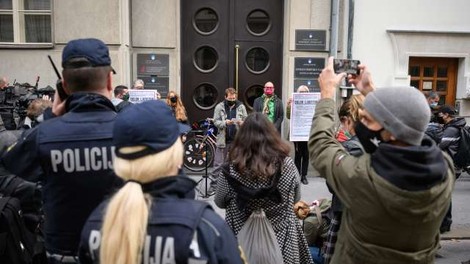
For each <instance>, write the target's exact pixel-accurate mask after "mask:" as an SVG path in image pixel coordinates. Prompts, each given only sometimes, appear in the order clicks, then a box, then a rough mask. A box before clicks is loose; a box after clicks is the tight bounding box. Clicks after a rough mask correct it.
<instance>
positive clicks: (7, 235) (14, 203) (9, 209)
mask: <svg viewBox="0 0 470 264" xmlns="http://www.w3.org/2000/svg"><path fill="white" fill-rule="evenodd" d="M20 183H21V179H18V178H17V177H13V178H12V179H11V180H10V181H9V184H7V185H6V188H2V189H1V190H0V191H1V193H0V263H11V264H16V263H31V262H32V261H33V256H34V247H35V242H36V236H35V234H34V232H31V231H30V230H28V228H27V227H26V224H25V222H24V218H23V213H22V210H21V202H20V200H19V199H18V198H15V197H11V194H12V193H13V192H14V191H15V189H16V188H17V187H18V185H19V184H20Z"/></svg>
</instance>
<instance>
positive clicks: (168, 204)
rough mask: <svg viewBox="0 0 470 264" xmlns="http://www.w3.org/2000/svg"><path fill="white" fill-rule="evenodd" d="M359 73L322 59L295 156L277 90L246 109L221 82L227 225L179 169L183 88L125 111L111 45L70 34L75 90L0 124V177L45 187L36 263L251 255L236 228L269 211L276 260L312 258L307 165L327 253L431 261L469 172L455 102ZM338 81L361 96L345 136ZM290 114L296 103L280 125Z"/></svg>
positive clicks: (219, 170)
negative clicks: (303, 204) (322, 198)
mask: <svg viewBox="0 0 470 264" xmlns="http://www.w3.org/2000/svg"><path fill="white" fill-rule="evenodd" d="M358 67H359V70H360V71H359V73H358V74H357V75H348V76H346V74H345V73H335V72H334V70H333V58H329V60H328V63H327V66H326V67H325V69H323V71H322V72H321V74H320V76H319V79H318V80H319V85H320V91H321V92H320V100H319V101H318V103H317V105H316V108H315V113H314V117H313V121H312V127H311V131H310V136H309V140H308V142H295V144H294V146H295V162H294V160H292V158H291V157H290V153H291V148H292V147H291V144H290V143H289V142H288V141H286V140H284V139H283V138H282V137H281V128H282V122H283V118H284V106H283V103H282V100H281V99H280V98H279V97H278V96H277V95H276V94H275V86H274V84H273V83H272V82H269V81H268V82H266V84H265V85H264V90H263V91H264V93H263V95H261V96H260V97H259V98H257V99H256V100H255V101H254V105H253V110H254V111H253V113H251V114H248V113H247V110H246V107H245V106H244V104H243V103H242V102H241V101H239V100H237V92H236V90H235V89H233V88H228V89H227V90H226V91H225V99H224V100H223V101H222V102H220V103H219V104H218V105H217V106H216V108H215V111H214V123H215V125H216V126H217V128H218V131H219V134H218V135H217V150H216V158H217V162H216V168H214V171H213V173H212V178H214V179H216V181H214V184H213V186H212V189H211V193H214V194H215V204H216V205H217V206H218V207H220V208H223V209H225V210H226V215H225V220H224V219H223V218H221V217H220V216H219V215H218V214H216V213H215V211H214V210H213V209H212V207H211V206H210V205H209V204H208V203H206V202H204V201H197V200H195V187H196V183H195V182H194V181H193V180H191V179H190V178H189V177H187V176H186V175H185V174H184V171H183V168H182V167H183V156H184V150H183V142H182V140H181V135H182V134H184V133H187V132H188V131H189V129H190V127H189V126H188V124H189V120H188V115H187V113H186V109H185V107H184V106H183V104H182V101H181V98H180V96H179V95H178V94H177V93H176V92H174V91H170V92H169V93H168V95H167V97H166V101H165V102H164V101H160V100H151V101H147V102H144V103H140V104H131V103H130V102H128V98H129V89H128V88H127V86H117V87H114V88H113V87H112V86H111V84H112V79H113V72H114V70H113V68H112V67H111V58H110V56H109V50H108V48H107V46H106V45H105V44H104V43H103V42H102V41H101V40H98V39H77V40H72V41H70V42H69V43H67V45H66V46H65V48H64V50H63V53H62V68H63V71H62V75H63V80H62V84H63V88H64V91H65V93H66V94H67V95H68V97H67V98H66V99H62V98H60V97H59V95H58V93H56V95H55V97H54V99H53V100H52V102H51V101H48V100H45V101H44V100H38V101H37V102H34V104H32V105H33V106H34V107H35V108H34V109H32V110H31V112H28V117H29V118H30V119H31V122H29V123H28V124H27V125H28V126H29V127H27V128H26V129H24V131H23V132H21V133H22V135H21V137H20V136H19V134H18V133H16V134H11V133H7V132H9V130H5V129H4V128H3V127H2V124H3V123H2V120H1V119H0V138H1V139H2V141H1V142H0V143H2V144H1V145H0V147H2V149H0V150H1V151H2V153H1V154H2V156H1V163H0V172H1V175H0V180H3V179H6V177H9V178H17V179H20V180H21V181H23V182H31V183H34V184H33V185H34V186H35V187H36V188H37V191H38V192H40V193H41V194H42V199H41V200H42V204H41V205H37V206H38V208H37V209H38V210H37V213H38V214H40V212H41V214H42V212H43V213H44V216H45V217H44V221H43V222H42V221H41V222H38V224H37V229H38V230H39V231H38V230H35V235H36V236H37V237H38V238H37V239H36V240H35V248H39V246H38V245H39V244H40V243H41V239H39V238H43V239H44V242H43V243H42V248H44V249H43V250H42V251H38V252H36V251H35V253H34V254H36V253H37V254H38V256H33V257H34V258H32V260H31V261H34V263H150V262H152V263H246V259H245V254H244V251H243V249H241V248H240V247H239V242H238V241H237V236H238V234H239V232H240V231H241V230H242V229H243V228H245V226H246V225H245V223H246V222H247V221H248V219H249V218H250V217H251V215H252V212H254V211H257V210H261V209H262V210H263V212H264V213H265V216H266V219H268V221H269V222H270V224H271V225H270V226H271V228H272V229H273V231H274V234H275V237H276V241H277V244H278V245H279V247H280V251H281V253H282V258H283V263H293V264H294V263H314V260H315V261H318V260H317V258H312V255H311V254H310V251H309V248H308V244H307V240H306V238H305V236H304V234H303V232H304V230H303V228H302V224H301V222H299V220H298V219H296V217H295V213H294V210H293V207H294V204H295V203H296V202H298V201H299V200H300V197H301V193H300V183H301V182H302V183H304V184H308V181H307V172H308V161H310V163H311V165H312V166H313V167H314V168H315V169H316V170H317V171H318V172H319V174H320V176H321V177H324V178H325V179H326V183H327V185H328V188H329V189H330V191H331V192H332V194H333V206H332V221H331V225H330V226H329V232H328V237H327V239H326V240H325V242H324V245H323V249H322V252H323V253H322V258H321V260H320V261H321V262H323V263H366V264H367V263H433V262H434V258H435V255H436V252H437V250H438V248H439V238H440V237H439V234H440V233H442V232H447V231H449V230H450V226H451V224H452V215H451V206H450V205H451V193H452V190H453V187H454V182H455V180H456V175H457V177H458V176H459V175H460V172H461V169H462V168H457V167H455V166H454V165H453V162H452V158H453V156H454V155H455V153H456V151H457V149H456V147H457V145H456V144H457V143H456V142H457V141H458V131H459V129H460V128H462V127H463V126H465V125H466V124H465V121H464V119H462V118H459V117H457V116H456V112H455V109H453V108H452V107H450V106H442V107H439V108H436V102H438V101H439V98H438V95H437V99H436V94H430V95H429V96H428V98H427V99H426V98H425V96H424V95H423V94H422V93H421V92H420V91H419V90H417V89H415V88H411V87H388V88H381V89H376V87H375V85H374V84H373V82H372V77H371V74H370V72H369V70H368V69H367V67H366V66H365V65H359V66H358ZM346 77H347V80H348V82H350V83H351V84H352V85H354V87H355V88H356V89H357V91H358V94H356V95H353V96H352V97H350V98H349V99H348V100H346V101H345V102H344V103H343V104H342V106H341V108H340V109H339V112H338V114H339V123H340V129H339V130H338V122H337V121H336V120H338V117H337V116H336V115H337V113H336V102H335V101H334V97H335V93H336V90H337V88H338V87H339V85H340V84H341V83H342V82H343V80H344V78H346ZM6 82H7V81H6V79H5V78H3V77H2V78H0V84H1V86H3V87H4V86H5V83H6ZM3 87H0V88H3ZM132 89H144V82H143V81H142V80H136V81H135V83H134V85H133V86H132ZM297 92H309V89H308V87H306V86H301V87H299V88H298V90H297ZM156 99H160V98H156ZM290 107H291V100H289V101H288V103H287V108H286V114H287V116H286V117H287V118H288V119H289V118H290V112H291V111H290V110H291V109H290ZM33 110H34V111H33ZM430 121H431V122H430ZM436 124H437V125H436ZM432 129H434V130H432ZM426 134H432V135H437V136H435V137H433V138H430V137H428V136H426ZM3 138H5V140H3ZM7 147H8V148H7ZM0 182H1V181H0ZM0 187H1V185H0ZM0 192H2V190H1V189H0ZM266 250H268V251H269V248H267V249H266ZM315 263H316V262H315Z"/></svg>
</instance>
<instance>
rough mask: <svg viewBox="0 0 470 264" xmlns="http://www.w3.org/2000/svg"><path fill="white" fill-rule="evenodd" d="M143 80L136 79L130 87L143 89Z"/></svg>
mask: <svg viewBox="0 0 470 264" xmlns="http://www.w3.org/2000/svg"><path fill="white" fill-rule="evenodd" d="M144 85H145V83H144V81H143V80H141V79H137V80H135V81H134V85H133V86H132V89H135V90H142V89H145V88H144Z"/></svg>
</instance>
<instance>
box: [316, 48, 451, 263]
mask: <svg viewBox="0 0 470 264" xmlns="http://www.w3.org/2000/svg"><path fill="white" fill-rule="evenodd" d="M359 69H360V73H359V74H358V75H351V74H350V75H349V76H348V79H349V80H350V82H351V83H352V84H354V86H355V87H356V88H357V89H358V90H359V91H360V92H361V93H362V94H363V95H365V96H366V97H365V100H364V109H363V111H362V112H361V119H360V122H358V123H357V125H356V127H355V132H356V135H357V137H358V139H359V141H360V142H361V144H362V146H363V148H364V151H365V152H367V153H364V154H363V155H361V156H359V157H355V156H353V155H350V154H349V153H348V152H347V151H346V150H345V149H344V148H343V146H341V144H340V143H339V142H338V141H337V140H335V139H334V133H335V132H334V128H335V121H334V115H335V101H334V98H335V94H336V91H337V89H338V87H339V85H340V83H341V81H342V80H343V78H344V77H345V76H346V73H340V74H335V72H334V69H333V57H330V58H329V59H328V64H327V66H326V67H325V68H324V69H323V70H322V72H321V74H320V77H319V79H318V81H319V84H320V90H321V100H320V101H319V102H318V104H317V105H316V109H315V114H314V117H313V123H312V128H311V132H310V140H309V150H310V157H311V161H312V165H313V166H314V167H315V169H316V170H317V171H318V172H319V174H320V175H321V176H323V177H325V178H326V181H327V183H328V184H329V185H330V186H331V187H332V188H333V190H334V191H335V193H336V194H337V195H338V196H339V198H340V199H341V201H342V202H343V205H344V207H343V217H342V222H341V228H340V230H339V233H338V241H337V243H336V248H335V253H334V254H333V257H332V259H331V262H330V263H332V264H338V263H341V264H349V263H361V264H377V263H395V264H400V263H403V264H405V263H406V264H408V263H433V262H434V259H435V254H436V251H437V249H438V247H439V240H440V236H439V225H440V224H441V222H442V219H443V218H444V215H445V213H446V211H447V209H448V208H449V203H450V198H451V193H452V189H453V188H454V182H455V171H454V167H453V164H452V159H451V158H450V157H449V156H448V155H447V154H446V153H444V152H442V151H441V150H440V149H439V148H438V147H437V146H436V144H435V143H434V142H433V141H432V140H431V139H429V138H428V137H424V131H425V129H426V126H427V123H428V122H429V118H430V115H431V111H430V110H429V106H428V104H427V102H426V98H425V97H424V95H423V94H422V93H421V92H420V91H419V90H417V89H415V88H412V87H389V88H381V89H377V90H375V89H374V86H373V85H372V83H371V81H370V73H369V71H368V70H367V68H366V67H365V65H359Z"/></svg>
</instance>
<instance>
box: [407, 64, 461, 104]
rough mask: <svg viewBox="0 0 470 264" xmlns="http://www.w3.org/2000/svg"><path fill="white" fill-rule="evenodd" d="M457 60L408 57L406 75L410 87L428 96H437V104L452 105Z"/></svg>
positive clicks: (453, 101)
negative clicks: (434, 93) (433, 94)
mask: <svg viewBox="0 0 470 264" xmlns="http://www.w3.org/2000/svg"><path fill="white" fill-rule="evenodd" d="M457 63H458V61H457V59H455V58H435V57H410V61H409V68H408V74H409V75H410V78H411V83H410V85H411V86H413V87H415V88H417V89H419V90H420V91H422V92H423V93H424V94H425V95H428V94H429V93H430V92H431V91H432V92H436V93H438V94H439V97H440V102H439V104H448V105H454V103H455V93H456V89H457V87H456V83H457V82H456V80H457Z"/></svg>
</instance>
